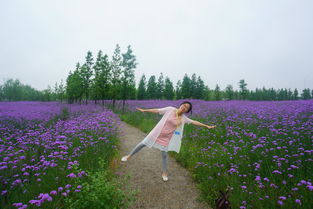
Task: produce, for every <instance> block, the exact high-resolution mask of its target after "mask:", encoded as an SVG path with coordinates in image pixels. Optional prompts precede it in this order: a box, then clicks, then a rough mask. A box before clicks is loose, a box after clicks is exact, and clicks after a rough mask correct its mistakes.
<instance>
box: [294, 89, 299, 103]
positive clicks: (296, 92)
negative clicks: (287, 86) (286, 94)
mask: <svg viewBox="0 0 313 209" xmlns="http://www.w3.org/2000/svg"><path fill="white" fill-rule="evenodd" d="M293 96H294V100H298V90H297V88H295V90H294V92H293Z"/></svg>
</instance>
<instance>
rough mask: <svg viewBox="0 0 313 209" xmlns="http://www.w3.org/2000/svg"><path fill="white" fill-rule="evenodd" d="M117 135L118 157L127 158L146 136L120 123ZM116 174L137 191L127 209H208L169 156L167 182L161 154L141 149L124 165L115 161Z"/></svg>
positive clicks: (187, 172) (184, 174) (188, 174)
mask: <svg viewBox="0 0 313 209" xmlns="http://www.w3.org/2000/svg"><path fill="white" fill-rule="evenodd" d="M122 130H123V133H121V134H120V141H121V143H120V145H119V149H120V153H121V157H122V156H124V155H127V154H128V153H129V152H130V151H131V150H132V149H133V148H134V147H135V146H136V145H137V143H139V142H140V141H141V140H143V139H144V137H145V136H146V135H147V134H145V133H144V132H142V131H140V130H139V129H137V128H135V127H133V126H131V125H128V124H127V123H125V122H123V121H122ZM118 161H119V162H118V163H117V164H118V165H117V168H116V172H118V173H120V174H121V176H124V175H126V174H129V175H130V179H129V183H130V188H132V189H133V190H137V191H138V194H137V196H136V201H135V202H134V204H133V205H132V206H131V207H129V208H130V209H135V208H136V209H138V208H147V209H189V208H190V209H191V208H195V209H211V207H210V206H208V205H207V204H206V203H204V202H199V201H198V200H197V197H198V196H199V193H200V191H199V190H198V189H197V188H196V183H195V182H194V181H193V180H192V178H191V176H190V173H189V171H188V170H186V169H185V168H183V167H182V166H180V165H179V164H178V163H177V162H176V160H175V159H173V158H172V157H170V156H168V181H167V182H164V181H163V180H162V176H161V174H162V158H161V152H160V150H158V149H155V148H148V147H144V148H142V149H141V150H140V151H139V152H137V153H136V154H135V155H133V156H132V157H131V158H130V159H129V160H128V161H127V162H122V161H121V160H120V159H118Z"/></svg>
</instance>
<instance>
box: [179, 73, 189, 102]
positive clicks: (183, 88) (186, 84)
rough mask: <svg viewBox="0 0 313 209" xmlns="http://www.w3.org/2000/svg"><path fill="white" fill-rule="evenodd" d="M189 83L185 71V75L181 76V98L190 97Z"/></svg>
mask: <svg viewBox="0 0 313 209" xmlns="http://www.w3.org/2000/svg"><path fill="white" fill-rule="evenodd" d="M190 83H191V80H190V78H189V77H188V75H187V74H186V73H185V76H184V78H183V83H182V85H181V97H182V98H183V99H186V98H190V97H191V90H190Z"/></svg>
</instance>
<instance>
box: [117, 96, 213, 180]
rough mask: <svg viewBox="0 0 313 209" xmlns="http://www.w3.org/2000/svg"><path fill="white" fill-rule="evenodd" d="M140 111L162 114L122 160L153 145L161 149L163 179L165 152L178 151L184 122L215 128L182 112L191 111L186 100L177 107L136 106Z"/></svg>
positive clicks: (165, 161)
mask: <svg viewBox="0 0 313 209" xmlns="http://www.w3.org/2000/svg"><path fill="white" fill-rule="evenodd" d="M136 109H137V110H139V111H141V112H152V113H159V114H160V115H163V117H162V118H161V120H160V121H159V122H158V124H157V125H156V126H155V127H154V128H153V129H152V130H151V132H150V133H149V134H148V135H147V136H146V137H145V138H144V139H143V140H142V141H141V142H140V143H138V144H137V145H136V147H135V148H134V149H133V150H132V151H131V152H130V153H129V155H126V156H124V157H122V159H121V160H122V161H123V162H125V161H127V160H128V159H129V158H130V157H131V156H132V155H134V154H135V153H137V152H138V151H139V150H141V149H142V148H143V147H144V146H147V147H149V148H151V147H154V148H157V149H159V150H161V153H162V169H163V173H162V178H163V180H164V181H167V180H168V177H167V158H168V155H167V152H168V151H176V152H177V153H179V150H180V145H181V139H182V135H183V130H184V124H185V123H187V124H190V123H191V124H193V125H197V126H202V127H206V128H209V129H210V128H215V126H208V125H206V124H203V123H200V122H198V121H195V120H191V119H190V118H188V117H187V116H185V115H184V113H188V112H190V111H192V105H191V103H190V102H188V101H184V102H183V103H181V104H180V106H179V108H178V109H177V108H175V107H172V106H168V107H164V108H160V109H141V108H136Z"/></svg>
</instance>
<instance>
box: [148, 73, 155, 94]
mask: <svg viewBox="0 0 313 209" xmlns="http://www.w3.org/2000/svg"><path fill="white" fill-rule="evenodd" d="M156 91H157V84H156V81H155V76H154V75H152V76H150V78H149V81H148V85H147V99H156V98H157V93H156Z"/></svg>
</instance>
